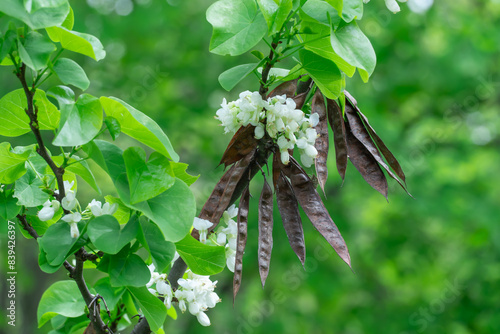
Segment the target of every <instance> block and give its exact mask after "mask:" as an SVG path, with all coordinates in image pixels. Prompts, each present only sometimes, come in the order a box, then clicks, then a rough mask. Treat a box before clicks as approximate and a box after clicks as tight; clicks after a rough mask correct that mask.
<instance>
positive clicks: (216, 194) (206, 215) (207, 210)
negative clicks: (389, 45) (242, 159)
mask: <svg viewBox="0 0 500 334" xmlns="http://www.w3.org/2000/svg"><path fill="white" fill-rule="evenodd" d="M235 169H236V166H234V165H233V166H231V168H229V169H228V170H227V171H226V172H225V173H224V175H222V177H221V178H220V180H219V182H217V184H216V185H215V187H214V190H213V191H212V194H210V197H209V198H208V199H207V201H206V202H205V205H203V208H202V209H201V213H200V218H201V219H206V220H209V221H211V219H212V217H213V215H214V212H215V211H216V210H217V206H218V205H219V202H220V199H221V196H222V194H223V193H224V189H226V187H227V183H228V182H229V179H230V177H231V175H232V174H233V172H234V170H235ZM212 223H215V222H213V221H212Z"/></svg>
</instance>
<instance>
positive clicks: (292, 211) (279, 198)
mask: <svg viewBox="0 0 500 334" xmlns="http://www.w3.org/2000/svg"><path fill="white" fill-rule="evenodd" d="M275 189H276V202H277V203H278V209H279V211H280V215H281V220H282V222H283V227H284V228H285V232H286V235H287V237H288V242H289V243H290V246H291V247H292V249H293V251H294V252H295V254H297V257H298V258H299V260H300V262H301V263H302V265H304V261H305V259H306V245H305V242H304V230H303V229H302V219H301V218H300V212H299V205H298V204H297V198H295V194H294V193H293V190H292V186H291V185H290V182H288V180H287V179H286V178H285V175H284V174H283V173H282V172H280V173H279V176H278V181H277V188H275Z"/></svg>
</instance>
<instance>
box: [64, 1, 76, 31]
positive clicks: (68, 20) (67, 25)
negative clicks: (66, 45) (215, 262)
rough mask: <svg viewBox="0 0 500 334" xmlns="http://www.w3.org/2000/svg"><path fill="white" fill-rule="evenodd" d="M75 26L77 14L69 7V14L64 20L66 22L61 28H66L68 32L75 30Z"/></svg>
mask: <svg viewBox="0 0 500 334" xmlns="http://www.w3.org/2000/svg"><path fill="white" fill-rule="evenodd" d="M74 25H75V13H74V12H73V8H71V6H70V7H69V13H68V15H67V16H66V18H65V19H64V22H63V23H61V27H64V28H66V29H68V30H71V29H73V26H74Z"/></svg>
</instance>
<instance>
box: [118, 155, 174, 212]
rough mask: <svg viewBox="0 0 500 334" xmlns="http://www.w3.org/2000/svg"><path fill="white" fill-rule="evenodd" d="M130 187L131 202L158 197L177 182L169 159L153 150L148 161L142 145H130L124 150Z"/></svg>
mask: <svg viewBox="0 0 500 334" xmlns="http://www.w3.org/2000/svg"><path fill="white" fill-rule="evenodd" d="M123 160H124V161H125V167H126V168H127V178H128V183H129V188H130V203H131V204H136V203H138V202H142V201H146V200H148V199H150V198H153V197H156V196H158V195H159V194H161V193H162V192H164V191H165V190H167V189H168V188H170V187H171V186H172V185H173V184H174V182H175V175H174V172H173V170H172V166H170V162H169V161H168V159H167V158H166V157H165V156H163V155H161V154H159V153H158V152H153V153H152V154H151V155H150V157H149V159H148V161H147V162H146V152H144V150H143V149H142V148H140V147H130V148H128V149H127V150H125V152H123Z"/></svg>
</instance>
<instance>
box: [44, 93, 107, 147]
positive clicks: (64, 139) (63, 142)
mask: <svg viewBox="0 0 500 334" xmlns="http://www.w3.org/2000/svg"><path fill="white" fill-rule="evenodd" d="M102 117H103V116H102V108H101V103H100V102H99V99H97V98H96V97H94V96H92V95H89V94H82V95H80V97H79V98H78V101H77V102H76V103H73V104H63V105H61V121H60V123H59V130H58V132H57V135H56V137H55V138H54V141H53V142H52V144H53V145H56V146H79V145H83V144H86V143H88V142H89V141H91V140H92V139H93V138H94V137H95V136H96V135H97V134H98V133H99V130H100V129H101V126H102Z"/></svg>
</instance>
